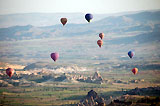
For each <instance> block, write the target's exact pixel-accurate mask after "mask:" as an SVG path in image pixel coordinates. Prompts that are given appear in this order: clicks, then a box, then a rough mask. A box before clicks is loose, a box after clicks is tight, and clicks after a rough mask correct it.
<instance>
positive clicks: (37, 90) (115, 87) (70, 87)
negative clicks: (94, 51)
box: [0, 71, 160, 106]
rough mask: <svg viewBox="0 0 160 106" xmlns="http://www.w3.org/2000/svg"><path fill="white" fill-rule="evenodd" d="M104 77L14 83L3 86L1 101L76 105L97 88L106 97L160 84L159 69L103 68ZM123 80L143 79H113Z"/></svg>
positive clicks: (27, 105)
mask: <svg viewBox="0 0 160 106" xmlns="http://www.w3.org/2000/svg"><path fill="white" fill-rule="evenodd" d="M100 74H101V75H102V77H103V78H104V80H110V82H108V83H103V84H93V83H83V82H78V83H69V82H51V81H49V82H43V83H45V84H44V85H43V83H41V86H40V85H39V86H30V87H27V86H23V87H22V86H14V87H1V88H0V104H1V105H3V106H9V105H11V106H31V105H32V106H60V105H66V106H67V104H68V105H69V106H72V105H73V106H75V104H77V103H78V102H79V101H80V100H81V99H83V98H84V97H85V96H86V95H87V93H88V91H90V90H91V89H93V90H95V91H96V92H97V93H98V94H99V95H100V96H102V97H104V98H105V99H107V98H109V96H113V97H117V96H120V95H122V94H123V93H122V92H121V91H122V88H123V89H124V90H129V89H134V88H135V87H139V88H144V87H150V86H160V77H159V76H160V73H159V72H158V71H142V72H139V73H138V74H137V75H133V74H132V73H131V72H126V73H120V74H119V73H118V72H100ZM83 75H84V76H88V75H93V72H83ZM118 79H121V80H122V81H124V82H125V81H129V80H138V79H144V82H138V83H128V84H124V83H114V82H113V80H118Z"/></svg>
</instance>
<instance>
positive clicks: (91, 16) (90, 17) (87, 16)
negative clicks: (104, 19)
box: [85, 13, 93, 22]
mask: <svg viewBox="0 0 160 106" xmlns="http://www.w3.org/2000/svg"><path fill="white" fill-rule="evenodd" d="M92 18H93V15H92V14H89V13H88V14H86V15H85V19H86V20H87V21H88V22H90V21H91V19H92Z"/></svg>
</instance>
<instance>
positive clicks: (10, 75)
mask: <svg viewBox="0 0 160 106" xmlns="http://www.w3.org/2000/svg"><path fill="white" fill-rule="evenodd" d="M6 73H7V75H8V76H9V77H10V78H11V77H12V75H13V74H14V69H12V68H7V69H6Z"/></svg>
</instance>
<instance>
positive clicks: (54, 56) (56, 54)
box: [51, 53, 59, 62]
mask: <svg viewBox="0 0 160 106" xmlns="http://www.w3.org/2000/svg"><path fill="white" fill-rule="evenodd" d="M51 58H52V59H53V60H54V61H55V62H56V60H57V59H58V58H59V54H58V53H51Z"/></svg>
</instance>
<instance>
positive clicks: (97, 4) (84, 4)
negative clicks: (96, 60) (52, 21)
mask: <svg viewBox="0 0 160 106" xmlns="http://www.w3.org/2000/svg"><path fill="white" fill-rule="evenodd" d="M150 9H160V0H0V14H11V13H31V12H47V13H48V12H49V13H55V12H65V13H66V12H67V13H69V12H82V13H88V12H90V13H97V14H102V13H117V12H124V11H137V10H150Z"/></svg>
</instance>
